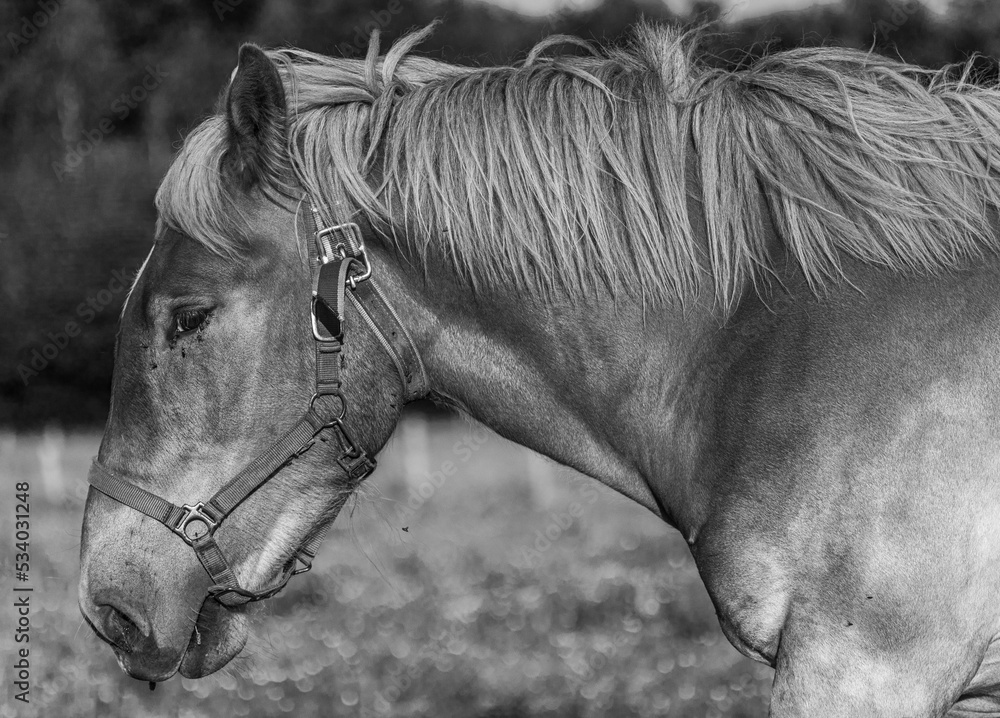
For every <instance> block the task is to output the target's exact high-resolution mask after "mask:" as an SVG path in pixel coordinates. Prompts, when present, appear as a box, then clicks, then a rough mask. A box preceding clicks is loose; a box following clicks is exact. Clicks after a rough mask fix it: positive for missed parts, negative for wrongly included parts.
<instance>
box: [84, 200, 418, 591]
mask: <svg viewBox="0 0 1000 718" xmlns="http://www.w3.org/2000/svg"><path fill="white" fill-rule="evenodd" d="M310 208H311V212H309V213H307V217H308V219H307V226H308V225H311V231H310V234H312V236H313V237H314V238H315V241H314V242H309V243H308V245H309V262H310V266H311V267H312V268H313V297H312V305H311V312H310V314H311V323H312V334H313V339H314V340H315V343H316V344H315V348H316V388H315V393H314V394H313V396H312V399H310V401H309V407H308V409H307V410H306V412H305V414H304V415H303V416H302V418H301V419H299V420H298V422H296V424H295V425H294V426H293V427H292V428H291V429H289V430H288V431H287V432H286V433H285V434H284V435H283V436H282V437H281V438H279V439H278V440H277V441H276V442H274V443H273V444H272V445H271V446H270V447H268V448H267V449H266V450H265V451H264V452H263V453H261V454H260V455H259V456H257V458H255V459H254V460H253V461H251V462H250V463H249V464H247V465H246V466H245V467H244V468H243V469H242V470H241V471H240V472H239V473H238V474H236V476H234V477H233V478H232V479H230V480H229V482H227V483H226V485H225V486H223V487H222V488H221V489H219V490H218V491H217V492H216V493H215V495H214V496H212V497H211V498H210V499H208V500H207V501H204V502H202V501H199V502H197V503H194V504H185V505H183V506H177V505H176V504H173V503H171V502H169V501H167V500H166V499H163V498H161V497H159V496H157V495H156V494H153V493H151V492H149V491H147V490H146V489H143V488H141V487H140V486H137V485H136V484H134V483H132V482H130V481H129V480H128V479H127V478H126V477H125V476H124V475H122V474H120V473H119V472H116V471H114V470H112V469H110V468H109V467H107V466H106V465H104V464H102V463H100V462H99V461H95V462H94V464H93V466H92V467H91V471H90V476H89V478H88V480H89V481H90V484H91V485H92V486H93V487H94V488H95V489H97V490H98V491H100V492H101V493H103V494H105V495H106V496H109V497H110V498H112V499H114V500H115V501H118V502H119V503H122V504H124V505H126V506H129V507H131V508H133V509H135V510H136V511H139V512H141V513H143V514H145V515H147V516H149V517H150V518H153V519H155V520H156V521H159V522H160V523H162V524H164V525H165V526H166V527H167V528H169V529H170V530H171V531H173V532H174V533H175V534H177V535H178V536H180V538H181V539H183V541H184V542H185V543H187V544H188V545H189V546H191V547H192V548H193V549H194V551H195V554H196V555H197V556H198V560H199V561H200V562H201V565H202V566H203V567H204V568H205V571H206V572H207V573H208V575H209V576H210V577H211V578H212V583H213V585H212V587H211V588H210V589H209V591H208V592H209V595H211V596H212V597H213V598H215V600H217V601H218V602H219V603H221V604H223V605H224V606H228V607H236V606H241V605H243V604H246V603H250V602H252V601H261V600H263V599H265V598H270V597H272V596H274V595H275V594H277V593H278V592H279V591H281V590H282V589H283V588H284V587H285V585H286V584H287V583H288V581H289V580H291V578H292V576H295V575H297V574H300V573H304V572H306V571H308V570H309V569H310V568H312V560H313V559H314V558H315V556H316V552H317V550H318V549H319V545H320V543H321V542H322V541H323V538H324V536H325V534H326V530H327V527H326V526H324V527H321V528H320V529H318V530H316V531H314V532H313V534H312V536H311V537H310V538H309V539H308V540H307V541H306V542H305V543H304V544H303V545H302V546H301V547H300V548H299V549H298V550H297V551H296V552H295V554H294V555H293V556H292V558H291V559H289V561H288V563H287V564H286V565H285V567H284V569H283V570H282V572H281V574H280V575H279V576H278V578H277V579H276V580H275V581H274V582H273V583H271V584H270V585H267V586H264V587H262V588H260V589H256V590H251V589H247V588H243V587H242V586H240V583H239V581H238V580H237V578H236V574H235V573H234V572H233V570H232V568H231V567H230V565H229V562H228V561H227V560H226V557H225V554H223V553H222V549H221V548H220V547H219V544H218V543H217V542H216V540H215V532H216V531H217V530H218V528H219V526H220V525H221V524H222V522H223V521H224V520H225V519H226V517H228V516H229V515H230V514H231V513H232V512H233V511H234V510H235V509H236V507H237V506H239V505H240V504H241V503H243V501H245V500H246V499H247V497H249V496H250V495H251V494H252V493H254V492H255V491H256V490H257V489H259V488H260V487H261V486H263V485H264V484H265V483H267V482H268V481H270V480H271V479H272V478H274V477H275V475H276V474H277V472H278V471H279V470H280V469H281V468H282V467H284V466H285V465H287V464H288V463H289V462H291V461H292V460H293V459H295V458H296V457H298V456H301V455H302V454H304V453H305V452H306V451H308V450H309V449H310V448H311V447H312V446H313V444H314V443H315V441H316V439H317V437H319V436H320V435H321V434H322V433H323V432H327V433H328V434H331V435H332V438H333V440H334V441H335V442H336V445H337V446H338V447H339V449H340V453H339V454H338V456H337V464H338V465H339V466H340V468H341V469H343V471H344V472H345V474H346V475H347V479H348V482H349V485H350V487H351V488H353V487H354V486H356V485H357V484H358V483H359V482H361V481H362V480H363V479H364V478H365V477H367V476H368V475H369V474H371V473H372V472H373V471H374V470H375V460H374V459H373V458H371V457H370V456H368V454H367V452H366V451H365V450H364V449H363V448H362V447H361V446H360V445H359V444H358V443H357V442H356V441H355V440H354V438H353V437H352V435H351V433H350V431H348V429H347V426H346V424H345V419H346V417H347V403H346V401H345V400H344V395H343V393H342V391H341V386H342V383H341V377H340V367H341V363H342V355H343V354H342V350H343V340H344V324H345V312H344V310H345V306H346V302H347V301H348V298H349V301H350V302H351V303H352V304H353V305H354V307H355V308H356V309H357V310H358V313H359V314H360V316H361V317H362V319H363V321H364V323H365V325H366V326H368V328H369V329H370V330H371V331H372V333H373V334H374V335H375V337H376V339H377V340H378V342H379V344H380V345H381V346H382V347H383V348H384V349H385V350H386V352H387V353H388V355H389V357H390V358H391V359H392V362H393V365H394V366H395V368H396V371H397V372H398V374H399V377H400V382H401V386H402V395H401V396H400V402H401V403H403V402H406V401H409V400H411V399H414V398H418V397H420V396H422V395H423V394H424V393H426V391H427V380H426V373H425V371H424V366H423V362H422V361H421V359H420V355H419V353H418V352H417V349H416V346H415V345H414V343H413V340H412V338H411V337H410V335H409V333H408V332H407V331H406V328H405V327H404V326H403V324H402V322H401V321H400V319H399V315H398V314H396V311H395V310H394V309H393V308H392V306H391V305H390V304H389V302H388V301H387V300H386V298H385V295H384V294H383V293H382V291H381V290H380V289H379V287H378V285H377V284H375V281H374V280H373V279H372V277H371V274H372V268H371V264H370V262H369V260H368V255H367V253H366V251H365V246H364V243H363V242H362V237H361V232H360V230H359V229H358V226H357V225H356V224H353V223H348V224H339V225H334V226H324V224H323V222H322V219H321V217H320V215H319V212H318V210H317V209H316V208H315V206H312V205H311V204H310ZM383 327H389V329H388V331H383V329H382V328H383ZM299 564H301V566H299Z"/></svg>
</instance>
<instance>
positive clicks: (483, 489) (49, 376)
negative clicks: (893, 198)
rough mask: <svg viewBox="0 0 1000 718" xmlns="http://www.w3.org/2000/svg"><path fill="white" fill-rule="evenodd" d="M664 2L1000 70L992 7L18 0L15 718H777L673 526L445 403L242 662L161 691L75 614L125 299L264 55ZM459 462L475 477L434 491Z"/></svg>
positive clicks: (456, 33) (771, 37)
mask: <svg viewBox="0 0 1000 718" xmlns="http://www.w3.org/2000/svg"><path fill="white" fill-rule="evenodd" d="M641 17H645V18H648V19H654V20H660V21H664V22H677V23H682V24H693V23H706V22H708V23H713V29H714V30H716V31H717V32H715V33H713V34H712V35H710V36H709V37H708V38H707V39H706V43H705V45H706V58H707V60H708V61H709V62H711V63H715V64H719V65H723V66H730V67H733V66H737V65H739V64H740V63H745V62H747V61H749V60H750V59H752V58H753V57H755V56H758V55H760V54H761V53H762V52H764V51H767V50H777V49H781V48H785V47H792V46H799V45H803V44H806V45H813V44H819V43H827V44H835V45H846V46H850V47H856V48H862V49H868V48H872V49H874V50H876V51H879V52H884V53H889V54H893V55H896V56H899V57H901V58H903V59H904V60H907V61H910V62H914V63H918V64H921V65H924V66H928V67H940V66H942V65H944V64H946V63H951V62H958V61H963V60H966V59H969V58H970V57H973V56H974V55H975V54H976V53H982V54H983V56H982V57H979V58H978V59H976V60H975V68H976V73H975V74H976V77H977V79H978V80H980V81H983V82H994V81H996V79H997V65H996V62H995V61H994V60H993V59H992V57H993V56H996V55H1000V47H998V45H1000V2H995V0H926V2H924V1H922V0H839V1H838V0H829V1H827V2H812V1H810V0H718V1H712V0H607V1H606V2H601V0H492V1H488V0H302V1H299V2H286V1H283V0H200V1H198V2H195V1H193V0H164V1H162V2H153V3H135V2H127V1H126V0H0V30H2V38H0V187H2V189H3V191H2V192H0V480H2V485H3V486H4V490H5V491H8V492H10V493H9V494H5V495H4V496H3V497H2V498H0V505H2V506H4V507H8V506H10V504H11V502H12V501H13V496H12V494H13V488H12V487H13V483H14V482H15V481H30V482H31V486H32V517H33V519H32V520H33V527H32V531H33V544H32V549H31V551H32V581H33V582H35V584H34V585H35V586H36V589H37V593H36V594H35V595H36V598H37V603H36V606H35V613H33V616H32V617H33V630H34V631H35V637H34V638H33V643H32V645H33V647H34V648H33V651H34V652H33V654H32V656H33V660H34V661H35V664H34V668H33V671H34V672H33V680H34V688H33V694H32V699H33V701H32V704H30V705H28V706H24V705H21V704H15V703H14V702H13V701H12V700H10V699H9V696H8V693H9V691H10V683H9V680H8V676H7V675H6V673H5V676H4V681H3V684H2V686H3V687H2V688H0V697H2V699H3V700H2V701H0V718H6V717H7V716H14V715H17V716H66V717H73V716H90V715H100V716H146V715H149V716H191V717H192V718H193V717H196V716H219V715H240V716H270V715H279V714H282V713H287V714H291V715H296V716H314V715H315V716H328V715H346V716H355V715H358V716H360V715H366V716H367V715H373V716H375V715H407V716H409V715H414V716H415V715H433V716H483V717H486V716H493V717H500V716H535V715H538V716H542V715H545V716H604V715H613V716H632V715H634V716H647V715H672V716H763V715H765V714H766V705H767V697H768V693H769V690H770V680H771V671H770V670H769V669H768V668H766V667H763V666H759V665H756V664H753V663H752V662H750V661H748V660H745V659H743V658H741V657H740V656H739V655H738V654H737V653H736V652H735V650H733V649H732V648H731V647H730V646H729V645H728V643H726V641H725V639H724V638H723V637H722V634H721V632H720V631H719V629H718V626H717V624H716V622H715V616H714V611H713V610H712V606H711V604H710V602H709V600H708V597H707V595H706V594H705V592H704V590H703V588H702V587H701V584H700V582H699V580H698V576H697V572H696V571H695V568H694V566H693V564H692V563H691V560H690V557H689V555H688V552H687V549H686V546H685V545H684V543H683V541H682V540H680V538H679V537H678V536H677V535H676V534H675V532H673V531H671V530H670V529H668V528H667V527H665V526H663V525H662V524H661V523H660V522H659V521H658V520H656V519H655V518H654V517H653V516H652V515H649V514H648V513H647V512H645V511H644V510H642V509H639V508H638V507H636V506H633V505H631V504H630V503H629V502H627V501H626V500H624V499H622V498H621V497H619V496H617V495H614V494H612V493H611V492H610V491H608V490H606V489H604V488H603V487H602V486H600V485H598V484H596V483H595V482H590V481H588V480H586V479H584V478H583V477H580V476H577V475H575V474H573V473H572V472H570V471H568V470H566V469H563V468H561V467H557V466H555V465H554V464H552V463H551V462H548V461H547V460H544V459H542V458H540V457H538V456H535V455H533V454H531V453H530V452H527V451H524V450H522V449H519V448H518V447H515V446H513V445H511V444H509V443H507V442H504V441H503V440H501V439H499V438H498V437H496V436H495V435H492V434H490V433H489V432H487V431H485V430H484V429H481V428H478V427H475V426H472V425H470V424H468V423H466V422H464V421H463V420H461V419H458V418H456V417H454V416H452V415H449V414H446V413H442V412H440V411H438V410H433V409H431V408H429V407H420V408H418V409H417V410H416V411H413V412H411V413H410V414H409V415H408V416H407V418H406V420H405V421H404V422H403V424H402V425H401V427H400V429H399V431H398V432H397V434H396V436H395V438H394V439H393V442H392V443H391V445H390V446H389V447H388V448H387V450H386V452H385V453H384V455H383V456H382V457H381V468H380V470H379V472H378V473H377V474H376V476H375V477H373V479H371V480H370V481H369V482H368V484H367V486H366V488H365V492H364V495H363V496H361V497H360V498H359V500H358V502H357V503H356V506H355V509H354V511H353V512H352V513H351V515H349V516H347V515H345V516H343V517H342V518H341V519H339V520H338V521H337V524H336V527H335V530H334V531H333V534H332V536H331V538H330V539H329V540H328V542H327V545H326V547H325V548H324V551H323V553H322V554H321V558H320V560H319V562H318V565H317V570H316V571H314V572H313V573H312V574H310V575H308V576H307V577H305V578H304V579H302V580H299V581H297V582H294V583H293V584H292V587H291V588H290V590H289V591H288V592H287V593H286V594H284V595H283V596H282V597H281V598H279V599H277V600H276V601H274V602H273V605H271V606H269V607H268V608H267V609H266V613H265V614H264V615H262V616H261V617H260V618H259V620H258V626H257V631H256V634H257V637H256V638H255V639H254V643H253V645H252V646H251V649H250V650H249V651H248V654H247V655H246V656H245V657H244V658H241V659H240V660H239V661H238V664H237V665H236V666H234V667H233V668H231V669H227V671H225V672H224V673H222V674H220V675H217V676H213V677H210V678H208V679H204V680H201V681H188V680H180V679H177V680H174V681H171V682H170V683H168V684H165V685H163V686H161V687H159V688H158V690H157V691H156V692H155V693H152V694H150V693H149V692H148V691H147V689H146V687H145V685H144V684H138V683H136V682H135V681H131V680H130V679H127V678H125V677H124V676H123V675H122V674H121V673H120V671H119V670H118V668H117V666H116V665H115V662H114V659H113V657H112V655H111V652H110V651H109V650H107V649H106V647H105V646H103V644H100V643H99V642H98V641H97V639H96V638H94V637H93V636H92V635H91V633H90V630H89V629H88V628H86V627H85V626H82V621H81V618H80V615H79V611H78V609H77V608H76V580H77V570H78V569H77V552H78V550H79V525H80V520H81V515H82V506H83V499H84V497H85V496H86V490H87V487H86V483H85V474H86V469H87V465H88V463H89V461H90V459H91V457H92V456H93V455H94V454H95V453H96V449H97V444H98V442H99V439H100V429H101V426H102V425H103V422H104V419H105V415H106V411H107V403H108V391H109V388H110V377H111V365H112V361H111V357H112V349H113V342H114V331H115V325H116V320H117V316H118V312H119V310H120V307H121V303H122V301H123V299H124V296H125V292H126V291H127V287H128V284H129V282H130V280H131V277H132V275H133V273H134V272H135V271H136V269H137V268H138V267H139V265H140V263H141V261H142V259H143V258H144V257H145V254H146V252H147V251H148V249H149V245H150V242H151V239H152V226H153V221H154V213H153V204H152V198H153V194H154V192H155V190H156V187H157V184H158V182H159V180H160V177H161V176H162V175H163V173H164V171H165V169H166V167H167V166H168V164H169V162H170V159H171V156H172V154H173V152H174V151H175V149H176V148H177V147H178V145H179V143H180V142H181V140H182V139H183V137H184V136H185V134H186V133H187V132H188V131H189V130H190V129H191V128H193V127H194V126H195V125H196V124H197V123H198V122H199V121H200V119H202V118H203V117H204V116H205V115H206V114H208V113H209V112H210V111H211V110H212V108H213V105H214V103H215V100H216V97H217V96H218V94H219V92H220V90H221V88H222V87H223V85H224V84H225V82H226V81H227V79H228V77H229V74H230V72H231V71H232V68H233V67H234V65H235V62H236V52H237V48H238V47H239V45H240V43H241V42H244V41H248V40H252V41H255V42H258V43H260V44H263V45H268V46H276V45H295V46H298V47H303V48H306V49H309V50H313V51H316V52H321V53H327V54H336V55H349V56H360V55H363V54H364V50H365V47H366V44H367V37H368V35H369V33H370V32H371V30H372V29H373V28H376V27H377V28H379V29H380V30H381V32H382V33H383V35H384V37H385V40H386V41H391V40H393V39H394V38H396V37H398V36H399V35H401V34H402V33H405V32H406V31H408V30H411V29H413V28H415V27H419V26H422V25H424V24H426V23H428V22H430V21H431V20H433V19H435V18H440V19H442V20H443V24H442V25H441V26H440V27H439V29H438V30H437V32H436V34H435V35H434V36H433V38H432V39H431V40H430V41H429V42H427V43H426V44H425V45H424V46H423V47H422V48H421V52H423V53H426V54H429V55H431V56H433V57H437V58H440V59H443V60H447V61H451V62H461V63H468V64H473V65H488V64H499V63H509V62H515V61H517V60H519V59H522V58H523V57H524V56H525V55H526V53H527V51H528V49H529V48H530V47H531V46H532V45H533V44H534V43H535V42H536V41H537V40H539V39H540V38H542V37H544V36H546V35H548V34H551V33H556V32H560V33H571V34H575V35H579V36H582V37H585V38H588V39H593V40H597V41H599V42H601V43H605V44H612V43H617V42H621V41H622V40H623V38H624V37H625V34H626V32H627V28H628V27H629V26H630V25H632V24H633V23H635V22H636V21H637V20H639V19H640V18H641ZM71 322H75V325H76V326H78V327H79V328H80V331H79V332H74V333H73V335H70V333H68V332H67V327H68V325H69V323H71ZM462 447H464V448H462ZM449 460H451V461H453V462H454V463H456V464H457V465H458V466H459V471H458V473H456V474H455V475H454V476H451V477H449V478H448V480H447V481H446V483H445V484H444V485H443V486H441V487H436V486H434V483H433V482H432V481H431V479H432V478H433V477H434V474H435V472H437V471H440V470H441V467H442V465H443V464H444V462H445V461H449ZM428 487H429V488H428ZM428 493H429V494H430V495H429V496H427V495H426V494H428ZM574 503H576V504H579V505H580V506H582V507H583V510H582V513H581V514H580V515H578V516H576V515H574V516H572V517H571V518H572V520H570V521H569V522H568V525H567V520H566V517H567V516H568V511H569V507H570V506H572V505H573V504H574ZM9 514H12V511H9V510H7V509H6V508H5V509H4V512H3V515H2V516H0V536H3V537H7V536H10V535H11V534H12V523H11V522H12V516H11V515H9ZM8 544H9V542H8V541H7V540H6V538H5V539H4V541H3V542H2V543H0V546H2V548H0V571H2V575H3V585H4V586H5V587H6V586H7V583H8V582H9V580H10V579H9V577H10V576H11V573H12V559H13V554H12V548H11V547H10V546H9V545H8ZM6 593H7V591H6V589H5V594H6ZM11 618H12V613H11V612H10V611H6V610H5V611H2V612H0V631H2V633H0V648H2V654H3V663H4V666H5V669H4V670H5V671H7V670H8V669H7V666H8V665H9V661H8V658H9V657H10V656H11V655H12V654H11V649H12V647H13V645H14V644H13V643H12V641H11V639H10V635H11V631H10V630H9V629H10V628H11V626H10V625H8V623H9V621H10V620H11ZM15 706H16V707H15Z"/></svg>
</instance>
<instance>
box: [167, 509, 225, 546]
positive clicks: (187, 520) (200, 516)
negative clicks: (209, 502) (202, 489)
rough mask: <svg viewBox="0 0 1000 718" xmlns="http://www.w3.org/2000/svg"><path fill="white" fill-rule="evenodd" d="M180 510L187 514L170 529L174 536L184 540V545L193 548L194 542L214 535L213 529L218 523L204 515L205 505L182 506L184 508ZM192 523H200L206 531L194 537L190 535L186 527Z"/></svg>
mask: <svg viewBox="0 0 1000 718" xmlns="http://www.w3.org/2000/svg"><path fill="white" fill-rule="evenodd" d="M181 508H183V509H184V510H185V511H186V512H187V513H185V514H184V516H182V517H181V520H180V521H178V522H177V525H176V526H172V527H171V530H172V531H173V532H174V533H175V534H177V535H178V536H180V537H181V538H182V539H184V543H186V544H187V545H188V546H194V542H195V541H196V540H198V539H201V538H205V537H206V536H211V535H212V534H214V533H215V529H216V528H218V526H219V522H218V521H216V520H215V519H213V518H212V517H211V516H209V515H208V514H207V513H205V511H204V508H205V504H203V503H202V502H201V501H199V502H198V503H196V504H195V505H194V506H192V505H190V504H184V506H182V507H181ZM194 521H200V522H201V523H203V524H204V525H205V529H206V531H205V533H199V534H195V535H191V534H189V533H188V527H189V526H191V523H192V522H194Z"/></svg>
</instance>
